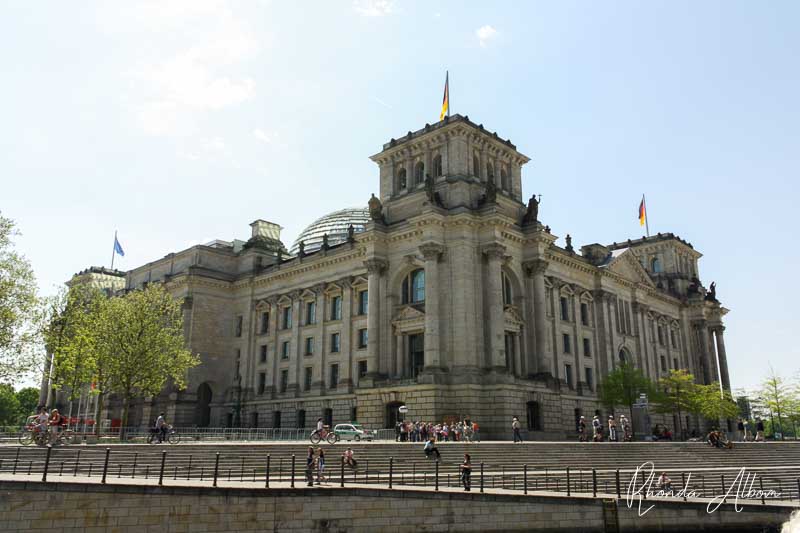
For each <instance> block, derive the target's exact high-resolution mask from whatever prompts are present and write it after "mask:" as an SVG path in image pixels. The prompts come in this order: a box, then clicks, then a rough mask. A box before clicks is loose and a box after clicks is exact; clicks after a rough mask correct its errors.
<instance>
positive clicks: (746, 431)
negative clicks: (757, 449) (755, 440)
mask: <svg viewBox="0 0 800 533" xmlns="http://www.w3.org/2000/svg"><path fill="white" fill-rule="evenodd" d="M742 424H743V425H744V441H745V442H747V441H748V440H750V422H749V421H748V420H747V419H746V418H745V419H744V420H742Z"/></svg>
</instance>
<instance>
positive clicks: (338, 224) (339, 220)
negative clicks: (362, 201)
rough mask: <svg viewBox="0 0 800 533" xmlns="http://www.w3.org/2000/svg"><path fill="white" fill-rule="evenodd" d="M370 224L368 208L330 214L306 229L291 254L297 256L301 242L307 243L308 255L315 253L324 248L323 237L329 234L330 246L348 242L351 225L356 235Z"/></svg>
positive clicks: (352, 208)
mask: <svg viewBox="0 0 800 533" xmlns="http://www.w3.org/2000/svg"><path fill="white" fill-rule="evenodd" d="M367 222H369V209H368V208H366V207H350V208H348V209H342V210H340V211H335V212H333V213H329V214H327V215H325V216H324V217H322V218H319V219H317V220H315V221H314V222H313V223H312V224H311V225H309V226H308V227H307V228H306V229H304V230H303V231H302V232H301V233H300V235H299V236H298V237H297V239H295V241H294V243H293V244H292V248H291V250H290V253H291V254H292V255H297V252H298V249H299V247H300V242H301V241H303V242H304V243H305V251H306V253H309V252H314V251H316V250H319V249H320V248H321V247H322V236H323V235H325V234H326V233H327V234H328V245H329V246H333V245H335V244H341V243H343V242H346V241H347V228H348V226H350V224H352V225H353V229H354V230H355V232H356V233H360V232H362V231H364V229H365V228H366V225H367Z"/></svg>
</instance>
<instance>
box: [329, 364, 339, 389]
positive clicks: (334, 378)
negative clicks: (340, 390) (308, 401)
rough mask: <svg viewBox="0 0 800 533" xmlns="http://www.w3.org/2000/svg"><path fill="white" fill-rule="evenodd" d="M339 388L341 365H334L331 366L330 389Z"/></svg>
mask: <svg viewBox="0 0 800 533" xmlns="http://www.w3.org/2000/svg"><path fill="white" fill-rule="evenodd" d="M338 386H339V363H333V364H332V365H331V373H330V383H329V384H328V388H331V389H335V388H336V387H338Z"/></svg>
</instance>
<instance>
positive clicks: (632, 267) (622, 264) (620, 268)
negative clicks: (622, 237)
mask: <svg viewBox="0 0 800 533" xmlns="http://www.w3.org/2000/svg"><path fill="white" fill-rule="evenodd" d="M608 269H609V270H610V271H611V272H614V273H615V274H619V275H620V276H622V277H623V278H625V279H627V280H629V281H633V282H634V283H644V284H645V285H648V286H650V287H655V284H654V283H653V280H652V279H650V275H649V274H648V273H647V271H646V270H645V269H644V268H642V264H641V263H639V261H638V260H637V259H636V257H635V256H634V255H633V253H631V251H630V250H626V251H624V252H623V253H621V254H620V255H618V256H617V257H615V258H614V259H612V260H611V262H610V263H609V264H608Z"/></svg>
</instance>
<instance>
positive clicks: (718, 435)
mask: <svg viewBox="0 0 800 533" xmlns="http://www.w3.org/2000/svg"><path fill="white" fill-rule="evenodd" d="M706 443H707V444H708V445H709V446H713V447H714V448H728V449H730V448H733V442H732V441H730V440H728V438H727V437H726V436H725V434H724V433H722V432H721V431H720V430H719V429H712V430H711V431H709V432H708V435H706Z"/></svg>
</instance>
